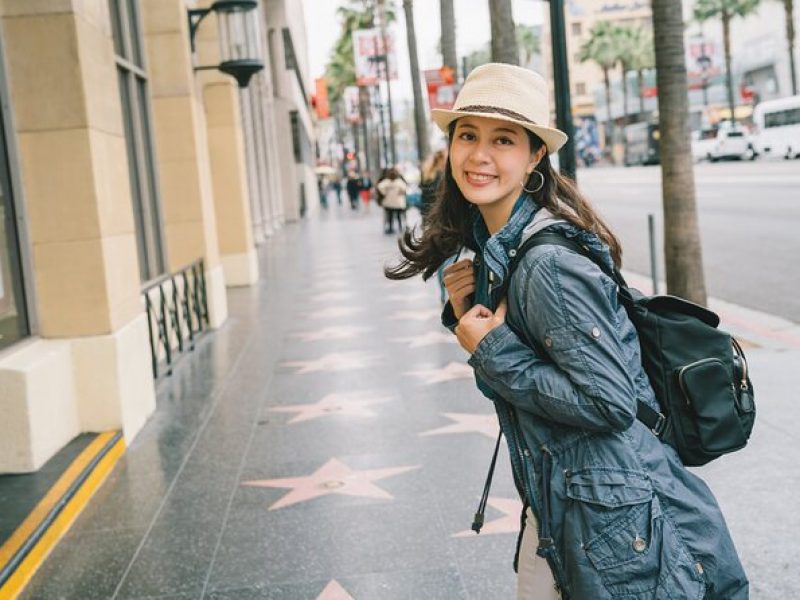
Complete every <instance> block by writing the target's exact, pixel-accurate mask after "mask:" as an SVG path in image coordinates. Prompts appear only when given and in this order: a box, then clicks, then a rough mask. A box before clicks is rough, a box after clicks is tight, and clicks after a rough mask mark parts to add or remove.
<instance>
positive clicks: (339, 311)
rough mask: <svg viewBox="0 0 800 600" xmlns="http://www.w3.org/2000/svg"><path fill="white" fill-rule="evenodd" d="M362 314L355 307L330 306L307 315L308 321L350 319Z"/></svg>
mask: <svg viewBox="0 0 800 600" xmlns="http://www.w3.org/2000/svg"><path fill="white" fill-rule="evenodd" d="M360 312H362V310H361V309H360V308H357V307H355V306H328V307H326V308H321V309H319V310H315V311H313V312H310V313H307V314H306V315H305V316H306V318H307V319H337V318H339V317H350V316H352V315H355V314H358V313H360Z"/></svg>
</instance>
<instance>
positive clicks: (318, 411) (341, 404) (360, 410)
mask: <svg viewBox="0 0 800 600" xmlns="http://www.w3.org/2000/svg"><path fill="white" fill-rule="evenodd" d="M389 400H391V398H390V397H388V396H380V395H379V394H375V393H372V392H349V393H348V392H345V393H341V394H328V395H327V396H325V397H324V398H323V399H322V400H320V401H319V402H314V403H312V404H290V405H288V406H275V407H272V408H270V409H269V410H270V411H272V412H285V413H297V414H296V416H294V417H293V418H292V419H291V420H289V422H288V423H287V424H289V425H291V424H292V423H300V422H302V421H310V420H311V419H318V418H320V417H330V416H333V415H344V416H348V417H374V416H375V412H373V411H372V410H370V409H369V408H368V407H369V406H373V405H375V404H380V403H382V402H388V401H389Z"/></svg>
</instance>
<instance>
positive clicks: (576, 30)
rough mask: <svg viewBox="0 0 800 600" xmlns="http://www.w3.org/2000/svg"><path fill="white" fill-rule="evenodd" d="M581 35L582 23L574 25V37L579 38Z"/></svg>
mask: <svg viewBox="0 0 800 600" xmlns="http://www.w3.org/2000/svg"><path fill="white" fill-rule="evenodd" d="M580 34H581V24H580V23H573V24H572V35H574V36H579V35H580Z"/></svg>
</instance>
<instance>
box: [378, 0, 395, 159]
mask: <svg viewBox="0 0 800 600" xmlns="http://www.w3.org/2000/svg"><path fill="white" fill-rule="evenodd" d="M385 2H386V0H377V3H378V17H379V19H380V31H381V41H382V42H383V68H384V73H385V75H386V104H387V106H388V108H389V144H390V146H391V149H392V160H391V163H390V164H391V165H392V166H393V165H394V164H395V163H396V162H397V147H396V146H395V143H394V114H393V112H392V82H391V73H389V48H388V46H387V44H386V5H385Z"/></svg>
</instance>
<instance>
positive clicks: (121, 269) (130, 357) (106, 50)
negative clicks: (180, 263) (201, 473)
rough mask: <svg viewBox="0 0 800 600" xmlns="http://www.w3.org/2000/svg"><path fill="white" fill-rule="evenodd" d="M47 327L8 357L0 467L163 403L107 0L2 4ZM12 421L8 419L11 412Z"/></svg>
mask: <svg viewBox="0 0 800 600" xmlns="http://www.w3.org/2000/svg"><path fill="white" fill-rule="evenodd" d="M0 15H2V39H3V43H4V58H5V72H6V78H7V82H6V83H7V84H8V86H9V90H10V96H11V110H12V119H13V123H12V128H11V130H10V131H8V132H7V137H9V138H12V137H13V140H12V143H15V144H16V147H17V148H18V152H19V157H18V162H19V167H20V170H21V177H20V179H21V182H22V183H21V185H22V189H21V190H18V194H17V195H18V199H19V197H21V199H22V201H23V202H24V203H25V208H26V211H25V212H26V213H27V215H28V222H27V227H28V231H27V238H28V239H29V241H30V248H29V249H28V250H29V251H30V253H31V255H32V256H31V263H32V266H33V274H34V282H33V287H34V288H35V305H34V306H32V307H31V308H32V310H33V311H34V312H35V314H36V316H37V318H38V323H39V331H38V334H39V335H38V337H34V338H32V339H30V340H27V341H25V342H23V343H20V344H17V345H15V346H12V347H11V348H8V349H7V350H6V351H5V352H3V353H2V355H0V396H1V397H2V398H3V400H4V403H3V404H4V410H6V411H7V412H6V415H4V419H2V420H0V472H24V471H31V470H35V469H37V468H39V467H40V466H41V465H42V464H43V463H44V462H45V461H46V460H47V459H48V458H49V457H50V456H52V454H53V453H55V452H56V451H58V450H59V449H60V448H61V447H62V446H63V445H64V444H66V443H67V442H68V441H69V440H71V439H72V438H73V437H74V436H75V435H77V434H78V433H80V432H81V431H97V430H104V429H115V428H121V429H123V431H124V433H125V436H126V438H127V439H128V440H130V439H132V438H133V436H135V435H136V433H137V432H138V430H139V429H140V428H141V426H142V425H143V423H144V421H145V420H146V418H147V416H148V415H149V414H150V413H151V412H152V411H153V409H154V406H155V396H154V390H153V381H152V375H151V372H150V365H149V358H150V355H149V344H148V340H147V322H146V317H145V315H144V313H143V305H142V298H141V293H140V289H139V280H138V273H139V271H138V264H137V253H136V241H135V237H134V225H133V215H132V210H131V201H130V197H129V190H130V187H129V186H130V183H129V181H128V172H127V156H126V146H125V139H124V134H123V127H122V113H121V106H120V99H119V90H118V88H117V82H116V71H115V63H114V50H113V44H112V38H111V28H110V24H109V15H108V8H107V3H106V2H80V3H67V2H63V1H59V0H39V1H37V2H35V3H34V2H27V1H25V0H4V1H3V2H0ZM5 417H8V418H5Z"/></svg>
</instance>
